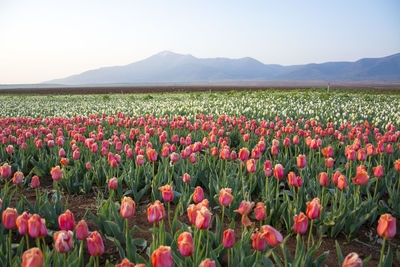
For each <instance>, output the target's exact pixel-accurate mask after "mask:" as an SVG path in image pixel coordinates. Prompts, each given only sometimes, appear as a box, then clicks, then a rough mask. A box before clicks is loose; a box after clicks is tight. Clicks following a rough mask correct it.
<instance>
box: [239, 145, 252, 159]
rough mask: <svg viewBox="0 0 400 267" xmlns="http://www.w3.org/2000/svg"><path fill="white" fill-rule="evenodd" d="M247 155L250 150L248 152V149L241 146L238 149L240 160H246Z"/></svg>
mask: <svg viewBox="0 0 400 267" xmlns="http://www.w3.org/2000/svg"><path fill="white" fill-rule="evenodd" d="M249 156H250V152H249V150H248V149H247V148H245V147H243V148H241V149H240V151H239V159H240V160H241V161H242V162H245V161H247V160H248V159H249Z"/></svg>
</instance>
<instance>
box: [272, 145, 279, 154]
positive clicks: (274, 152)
mask: <svg viewBox="0 0 400 267" xmlns="http://www.w3.org/2000/svg"><path fill="white" fill-rule="evenodd" d="M271 155H278V147H277V146H272V147H271Z"/></svg>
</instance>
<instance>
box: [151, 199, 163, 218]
mask: <svg viewBox="0 0 400 267" xmlns="http://www.w3.org/2000/svg"><path fill="white" fill-rule="evenodd" d="M164 218H165V208H164V204H162V203H161V202H160V201H159V200H156V201H154V204H152V205H150V206H149V207H148V209H147V220H148V221H149V223H156V222H159V221H161V220H164Z"/></svg>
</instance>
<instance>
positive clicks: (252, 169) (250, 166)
mask: <svg viewBox="0 0 400 267" xmlns="http://www.w3.org/2000/svg"><path fill="white" fill-rule="evenodd" d="M246 168H247V171H248V172H250V173H253V172H255V171H256V162H255V160H254V159H249V160H247V161H246Z"/></svg>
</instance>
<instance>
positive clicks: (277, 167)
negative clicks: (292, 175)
mask: <svg viewBox="0 0 400 267" xmlns="http://www.w3.org/2000/svg"><path fill="white" fill-rule="evenodd" d="M284 173H285V168H283V166H282V165H281V164H276V165H275V168H274V176H275V178H277V179H281V178H282V177H283V175H284Z"/></svg>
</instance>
